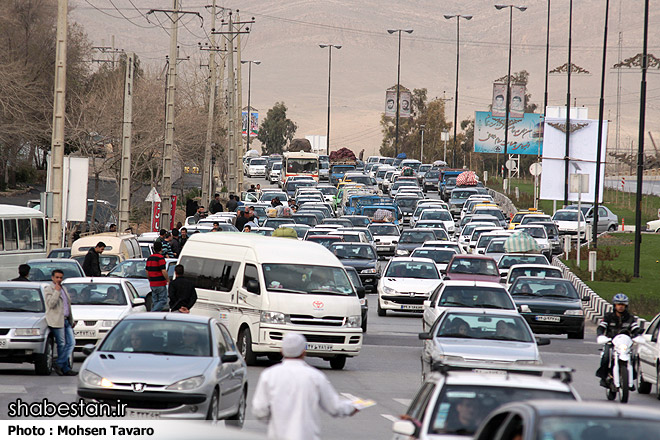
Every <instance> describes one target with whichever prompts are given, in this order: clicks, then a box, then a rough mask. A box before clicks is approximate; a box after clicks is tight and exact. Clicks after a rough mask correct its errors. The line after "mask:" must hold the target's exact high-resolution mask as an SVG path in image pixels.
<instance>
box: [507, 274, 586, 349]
mask: <svg viewBox="0 0 660 440" xmlns="http://www.w3.org/2000/svg"><path fill="white" fill-rule="evenodd" d="M509 293H511V296H512V297H513V300H514V301H515V302H516V307H517V308H518V310H519V311H520V314H521V315H522V316H523V317H524V318H525V320H526V321H527V323H528V324H529V326H530V327H531V328H532V331H533V332H534V333H541V334H564V333H565V334H567V335H568V338H569V339H584V310H583V309H582V301H584V300H580V296H579V295H578V293H577V291H576V290H575V287H573V284H572V283H571V282H570V281H568V280H563V279H560V278H540V277H519V278H517V279H516V281H515V282H514V283H513V284H512V285H511V289H509ZM585 299H586V298H585Z"/></svg>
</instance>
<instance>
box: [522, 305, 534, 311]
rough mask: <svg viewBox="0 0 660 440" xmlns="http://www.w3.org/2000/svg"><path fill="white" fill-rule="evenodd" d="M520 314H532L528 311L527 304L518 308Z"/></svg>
mask: <svg viewBox="0 0 660 440" xmlns="http://www.w3.org/2000/svg"><path fill="white" fill-rule="evenodd" d="M520 312H521V313H532V309H530V308H529V306H528V305H527V304H522V305H521V306H520Z"/></svg>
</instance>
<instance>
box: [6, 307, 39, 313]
mask: <svg viewBox="0 0 660 440" xmlns="http://www.w3.org/2000/svg"><path fill="white" fill-rule="evenodd" d="M0 312H28V313H37V312H35V311H34V310H25V309H19V308H16V307H3V308H0Z"/></svg>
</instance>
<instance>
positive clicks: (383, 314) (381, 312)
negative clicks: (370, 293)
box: [376, 302, 387, 316]
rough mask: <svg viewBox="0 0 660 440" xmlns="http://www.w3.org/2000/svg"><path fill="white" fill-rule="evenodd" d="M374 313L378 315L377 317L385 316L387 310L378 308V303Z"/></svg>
mask: <svg viewBox="0 0 660 440" xmlns="http://www.w3.org/2000/svg"><path fill="white" fill-rule="evenodd" d="M376 313H378V316H386V315H387V310H385V309H381V308H380V302H378V307H377V308H376Z"/></svg>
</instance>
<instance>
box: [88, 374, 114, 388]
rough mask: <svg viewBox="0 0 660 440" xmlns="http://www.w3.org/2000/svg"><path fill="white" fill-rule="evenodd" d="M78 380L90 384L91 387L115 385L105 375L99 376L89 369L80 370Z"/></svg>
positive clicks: (110, 386)
mask: <svg viewBox="0 0 660 440" xmlns="http://www.w3.org/2000/svg"><path fill="white" fill-rule="evenodd" d="M80 380H82V382H83V383H84V384H86V385H91V386H93V387H103V388H112V387H113V386H115V384H113V383H112V382H111V381H109V380H108V379H106V378H105V377H101V376H99V375H98V374H96V373H93V372H91V371H89V370H82V371H81V372H80Z"/></svg>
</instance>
